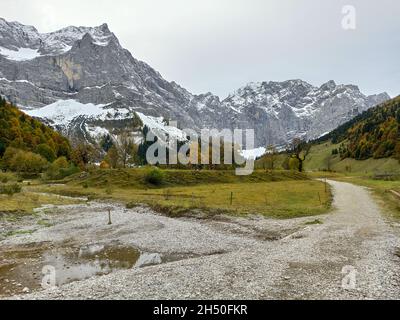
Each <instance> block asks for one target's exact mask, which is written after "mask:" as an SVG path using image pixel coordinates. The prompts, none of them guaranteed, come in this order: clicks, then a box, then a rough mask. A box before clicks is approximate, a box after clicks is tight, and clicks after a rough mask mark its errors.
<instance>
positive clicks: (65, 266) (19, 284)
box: [0, 243, 162, 296]
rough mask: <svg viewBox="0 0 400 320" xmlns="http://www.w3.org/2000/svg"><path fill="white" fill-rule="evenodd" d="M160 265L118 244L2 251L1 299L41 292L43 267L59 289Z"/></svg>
mask: <svg viewBox="0 0 400 320" xmlns="http://www.w3.org/2000/svg"><path fill="white" fill-rule="evenodd" d="M141 256H143V258H142V260H141V262H140V261H139V260H140V257H141ZM138 262H139V263H138ZM158 263H162V260H161V257H160V256H158V258H157V256H156V255H153V256H151V255H150V256H149V255H148V254H141V253H140V251H139V250H138V249H137V248H135V247H131V246H124V245H120V244H118V243H109V244H92V245H86V246H83V247H78V246H74V245H71V244H69V245H68V244H67V243H65V244H63V245H62V246H57V247H55V246H54V245H52V244H49V243H42V244H31V245H23V246H15V247H10V248H2V250H0V296H11V295H15V294H21V293H27V289H26V288H28V289H29V292H32V291H34V290H37V289H41V281H42V277H43V274H42V269H43V267H44V266H52V267H54V268H55V280H56V285H57V286H59V285H63V284H66V283H70V282H73V281H79V280H84V279H88V278H91V277H93V276H96V275H105V274H109V273H111V272H114V271H117V270H123V269H131V268H134V267H141V266H147V265H151V264H158ZM24 289H25V290H24Z"/></svg>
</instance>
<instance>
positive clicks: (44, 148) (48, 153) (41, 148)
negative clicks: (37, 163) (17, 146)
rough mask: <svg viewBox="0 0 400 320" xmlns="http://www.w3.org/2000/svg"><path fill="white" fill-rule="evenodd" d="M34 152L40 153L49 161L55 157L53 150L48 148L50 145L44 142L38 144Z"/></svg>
mask: <svg viewBox="0 0 400 320" xmlns="http://www.w3.org/2000/svg"><path fill="white" fill-rule="evenodd" d="M35 152H36V153H37V154H40V155H41V156H42V157H43V158H45V159H46V160H47V161H49V162H53V161H54V160H55V159H56V154H55V152H54V150H53V149H52V148H50V146H49V145H47V144H44V143H42V144H39V145H38V146H37V147H36V149H35Z"/></svg>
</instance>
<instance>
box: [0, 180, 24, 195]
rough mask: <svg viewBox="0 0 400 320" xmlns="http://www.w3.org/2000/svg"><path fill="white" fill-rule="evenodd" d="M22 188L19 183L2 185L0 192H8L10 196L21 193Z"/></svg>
mask: <svg viewBox="0 0 400 320" xmlns="http://www.w3.org/2000/svg"><path fill="white" fill-rule="evenodd" d="M21 190H22V187H21V186H20V185H19V184H17V183H13V184H4V185H0V194H6V195H8V196H13V195H14V194H15V193H20V192H21Z"/></svg>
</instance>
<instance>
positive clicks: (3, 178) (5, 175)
mask: <svg viewBox="0 0 400 320" xmlns="http://www.w3.org/2000/svg"><path fill="white" fill-rule="evenodd" d="M11 181H17V178H16V177H15V176H14V175H13V174H12V173H9V172H1V171H0V182H1V183H7V182H11Z"/></svg>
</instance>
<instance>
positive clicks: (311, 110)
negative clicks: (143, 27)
mask: <svg viewBox="0 0 400 320" xmlns="http://www.w3.org/2000/svg"><path fill="white" fill-rule="evenodd" d="M0 94H1V95H3V96H6V97H7V98H8V99H9V100H11V101H13V102H15V103H16V104H18V105H19V106H20V108H21V109H24V110H28V111H27V112H28V113H30V114H31V115H33V116H38V117H41V118H44V119H45V120H46V121H47V123H49V124H53V125H54V126H55V127H57V128H58V129H59V130H61V131H63V132H64V133H65V134H67V135H68V136H70V137H72V138H78V139H81V138H82V137H84V138H86V139H88V138H89V139H90V138H91V137H95V136H98V135H100V134H104V133H105V132H108V131H110V130H111V129H112V126H113V125H115V120H117V121H119V120H121V121H122V120H123V119H124V118H126V117H129V115H130V114H131V112H132V111H135V112H137V113H138V114H139V115H140V116H141V118H142V120H143V122H144V123H145V124H148V125H150V126H152V127H161V126H162V125H163V124H162V118H164V119H171V120H176V121H178V124H179V127H180V128H191V129H195V130H200V129H201V128H205V127H207V128H217V129H223V128H230V129H233V128H241V129H252V128H254V129H255V131H256V146H264V145H266V144H267V143H274V144H285V143H287V142H288V141H289V140H290V139H292V138H293V137H296V136H303V137H305V138H315V137H318V136H319V135H321V134H323V133H325V132H327V131H330V130H333V129H335V128H336V127H337V126H338V125H340V124H342V123H344V122H346V121H347V120H349V119H351V118H352V117H354V116H355V115H356V114H358V113H360V112H362V111H364V110H366V109H368V108H370V107H372V106H374V105H376V104H378V103H380V102H383V101H385V100H387V99H389V96H388V95H387V94H380V95H376V96H365V95H363V94H362V93H361V92H360V90H359V89H358V88H357V87H356V86H352V85H348V86H343V85H336V84H335V83H334V82H333V81H330V82H328V83H326V84H324V85H323V86H321V87H320V88H316V87H313V86H312V85H310V84H308V83H306V82H304V81H301V80H289V81H285V82H263V83H252V84H249V85H247V86H245V87H243V88H241V89H239V90H237V91H236V92H235V93H234V94H232V95H230V96H229V97H228V98H226V99H225V100H223V101H220V99H219V97H217V96H215V95H213V94H211V93H207V94H202V95H193V94H191V93H190V92H189V91H187V90H186V89H184V88H182V87H181V86H179V85H178V84H176V83H175V82H168V81H166V80H165V79H163V78H162V76H161V75H160V74H159V73H158V72H157V71H155V70H154V69H153V68H151V67H150V66H149V65H147V64H146V63H144V62H142V61H139V60H137V59H135V58H134V57H133V56H132V55H131V53H130V52H129V51H128V50H126V49H124V48H123V47H122V46H121V45H120V43H119V41H118V39H117V37H116V36H115V35H114V34H113V33H112V32H111V31H110V30H109V28H108V26H107V24H103V25H101V26H99V27H95V28H88V27H67V28H64V29H61V30H59V31H56V32H52V33H46V34H40V33H39V32H38V31H37V30H36V29H35V28H34V27H31V26H24V25H22V24H20V23H18V22H7V21H5V20H4V19H0ZM64 111H65V112H64ZM64 113H65V114H64ZM60 119H61V120H63V121H60ZM169 129H171V128H169ZM169 132H171V130H169Z"/></svg>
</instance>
